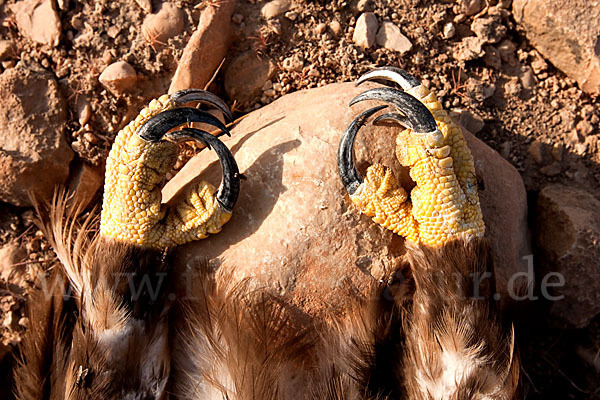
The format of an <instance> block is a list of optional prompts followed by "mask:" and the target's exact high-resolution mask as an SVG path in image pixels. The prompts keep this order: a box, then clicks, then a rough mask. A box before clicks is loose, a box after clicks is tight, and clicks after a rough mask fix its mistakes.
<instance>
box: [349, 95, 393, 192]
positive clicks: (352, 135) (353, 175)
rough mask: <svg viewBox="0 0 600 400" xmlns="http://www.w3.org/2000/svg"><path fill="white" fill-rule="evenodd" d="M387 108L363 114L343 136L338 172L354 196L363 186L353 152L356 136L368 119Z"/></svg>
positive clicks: (379, 107)
mask: <svg viewBox="0 0 600 400" xmlns="http://www.w3.org/2000/svg"><path fill="white" fill-rule="evenodd" d="M386 107H387V106H378V107H374V108H371V109H369V110H367V111H365V112H363V113H362V114H360V115H359V116H358V117H356V118H355V119H354V121H352V123H351V124H350V125H349V126H348V128H346V131H345V132H344V134H343V135H342V139H341V140H340V146H339V147H338V158H337V159H338V171H339V173H340V177H341V178H342V182H343V184H344V186H345V187H346V190H347V191H348V193H349V194H350V195H353V194H354V193H355V192H356V190H357V189H358V188H359V186H360V185H361V184H362V178H361V176H360V174H359V173H358V171H357V170H356V167H355V166H354V152H353V150H354V140H355V139H356V134H357V133H358V131H359V130H360V128H361V127H362V126H363V125H364V123H365V121H366V120H367V118H369V117H370V116H371V115H373V114H375V113H376V112H377V111H379V110H383V109H384V108H386Z"/></svg>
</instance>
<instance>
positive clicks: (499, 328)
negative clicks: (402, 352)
mask: <svg viewBox="0 0 600 400" xmlns="http://www.w3.org/2000/svg"><path fill="white" fill-rule="evenodd" d="M407 254H408V261H409V262H410V264H411V267H412V271H413V275H414V279H415V282H416V290H415V295H414V298H413V307H412V312H411V314H410V315H409V318H408V319H407V325H406V328H405V329H406V337H407V341H406V361H405V369H404V375H405V381H406V386H407V389H408V393H409V397H410V398H411V399H457V400H458V399H460V400H465V399H513V398H514V397H515V393H516V391H517V380H516V379H515V376H518V371H519V368H520V367H519V365H520V364H519V359H518V356H517V354H516V352H515V349H514V332H513V331H512V327H506V326H503V325H502V323H501V322H500V318H499V313H498V310H497V309H496V307H495V305H494V304H493V301H492V291H493V288H494V285H493V281H491V280H490V279H487V280H484V279H483V278H482V274H483V273H486V272H490V273H491V271H492V261H491V255H490V247H489V245H488V243H487V241H486V240H485V239H478V238H476V239H470V240H455V241H453V242H450V243H448V244H446V245H445V246H443V247H441V248H429V247H427V246H421V247H416V246H413V247H411V248H409V251H408V253H407Z"/></svg>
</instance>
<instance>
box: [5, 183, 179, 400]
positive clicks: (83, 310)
mask: <svg viewBox="0 0 600 400" xmlns="http://www.w3.org/2000/svg"><path fill="white" fill-rule="evenodd" d="M67 200H68V199H67V197H66V195H64V194H58V195H56V196H55V197H54V199H53V203H52V204H51V205H50V207H48V210H47V212H44V211H43V210H42V209H41V207H39V206H36V208H37V210H38V212H39V213H40V215H41V216H47V217H46V218H44V217H41V218H40V220H39V223H40V228H41V229H42V231H43V232H44V233H45V235H46V237H47V238H48V241H49V242H50V243H51V245H52V247H53V248H54V250H55V251H56V254H57V256H58V258H59V260H60V262H61V268H60V269H57V271H56V272H55V273H54V276H58V277H59V278H58V279H62V281H61V282H63V286H61V287H59V288H58V289H60V290H57V288H55V289H54V290H53V291H52V293H44V291H45V290H44V289H46V292H47V287H46V286H44V287H43V288H40V290H39V292H38V293H36V294H34V295H33V296H32V301H30V304H31V305H30V307H31V314H30V320H32V321H35V322H34V323H33V324H32V325H31V327H30V329H28V331H27V333H26V336H25V338H24V340H23V345H22V347H21V348H22V350H21V352H22V362H21V364H20V368H19V369H18V370H17V371H16V374H15V375H16V378H15V381H16V386H15V392H16V393H17V394H18V395H19V396H20V398H22V399H25V398H28V399H30V398H36V399H109V398H132V399H159V398H162V397H163V395H164V391H165V388H166V383H167V380H168V376H169V370H170V353H169V344H168V323H167V322H168V310H169V301H167V298H166V291H167V289H168V275H167V273H166V271H167V268H166V266H167V263H166V262H165V255H163V254H161V253H160V252H157V251H154V250H146V249H142V248H139V247H136V246H132V245H127V244H123V243H119V242H116V241H112V240H106V239H104V238H102V237H100V236H99V235H97V234H94V232H93V230H92V229H91V228H92V227H93V226H94V225H95V223H97V219H96V218H95V217H94V216H93V215H92V216H90V217H88V218H87V219H85V220H84V222H83V223H82V224H79V223H78V221H77V219H76V218H75V217H74V215H76V214H77V213H73V214H68V213H67V210H68V208H67ZM66 282H68V285H69V286H70V287H69V289H66V288H65V287H64V286H65V285H67V283H66ZM159 285H160V287H159ZM142 288H143V289H142ZM65 291H68V292H69V293H70V294H71V295H72V302H73V303H74V305H73V307H70V308H69V307H65V305H64V304H63V302H64V300H63V294H64V293H65ZM40 316H41V317H40ZM36 390H37V392H36Z"/></svg>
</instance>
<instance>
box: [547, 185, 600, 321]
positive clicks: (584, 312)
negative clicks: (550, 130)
mask: <svg viewBox="0 0 600 400" xmlns="http://www.w3.org/2000/svg"><path fill="white" fill-rule="evenodd" d="M599 209H600V200H598V199H597V198H595V197H594V196H592V195H591V194H590V193H588V192H586V191H585V190H582V189H577V188H571V187H566V186H563V185H558V184H553V185H549V186H546V187H544V188H543V189H542V190H541V192H540V194H539V197H538V201H537V209H536V228H537V238H536V241H537V245H538V248H539V249H540V252H541V257H542V263H541V267H542V273H543V274H550V273H558V274H561V275H562V277H563V278H564V286H562V287H556V288H554V289H555V290H554V291H553V292H551V295H553V296H564V298H563V299H562V300H556V301H553V302H552V306H551V308H550V313H551V315H552V316H554V317H555V318H559V319H560V320H561V321H566V322H568V323H569V324H571V325H573V326H574V327H577V328H583V327H585V326H586V325H587V324H588V323H589V322H590V321H591V320H592V319H593V318H594V317H595V316H596V315H598V314H600V261H599V260H600V215H599V214H598V210H599ZM552 282H554V280H553V281H552Z"/></svg>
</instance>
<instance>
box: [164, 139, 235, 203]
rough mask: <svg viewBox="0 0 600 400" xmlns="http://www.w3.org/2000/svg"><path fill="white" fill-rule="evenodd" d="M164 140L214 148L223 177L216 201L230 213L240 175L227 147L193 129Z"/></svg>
mask: <svg viewBox="0 0 600 400" xmlns="http://www.w3.org/2000/svg"><path fill="white" fill-rule="evenodd" d="M165 139H166V140H173V141H175V142H178V141H185V140H188V139H196V140H199V141H201V142H202V143H203V144H205V145H206V147H208V148H209V149H210V148H214V150H215V152H216V153H217V156H218V157H219V161H220V162H221V169H222V175H223V177H222V178H221V184H220V185H219V190H218V191H217V196H216V200H217V202H219V204H221V206H222V207H223V208H224V209H225V210H226V211H228V212H231V211H232V210H233V206H235V203H236V202H237V199H238V195H239V193H240V180H241V174H240V172H239V169H238V166H237V163H236V162H235V159H234V158H233V155H232V154H231V152H230V151H229V149H228V148H227V146H225V145H224V144H223V142H221V141H220V140H219V139H217V138H216V137H214V136H213V135H211V134H210V133H208V132H204V131H201V130H200V129H194V128H185V129H182V130H180V131H176V132H172V133H168V134H166V135H165Z"/></svg>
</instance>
